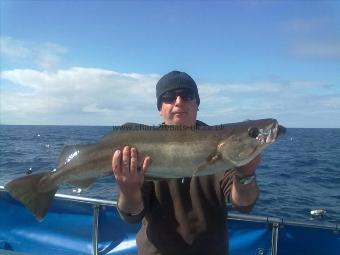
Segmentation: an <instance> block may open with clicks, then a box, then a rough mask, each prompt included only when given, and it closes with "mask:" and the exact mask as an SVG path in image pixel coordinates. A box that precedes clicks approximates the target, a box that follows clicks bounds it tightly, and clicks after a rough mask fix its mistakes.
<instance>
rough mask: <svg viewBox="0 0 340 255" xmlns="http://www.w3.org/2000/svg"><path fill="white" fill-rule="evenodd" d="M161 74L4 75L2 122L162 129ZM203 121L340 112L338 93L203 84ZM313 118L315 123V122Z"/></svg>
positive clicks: (316, 85) (330, 88)
mask: <svg viewBox="0 0 340 255" xmlns="http://www.w3.org/2000/svg"><path fill="white" fill-rule="evenodd" d="M159 78H160V75H158V74H139V73H119V72H115V71H112V70H106V69H99V68H82V67H74V68H69V69H61V70H57V71H39V70H33V69H14V70H7V71H3V72H2V73H1V79H2V80H1V81H2V82H1V102H0V103H1V122H2V123H7V124H72V125H120V124H123V123H125V122H139V123H146V124H157V123H159V122H160V121H161V119H160V117H159V115H158V114H157V108H156V98H155V84H156V82H157V81H158V79H159ZM197 83H198V86H199V92H200V97H201V105H200V111H199V118H200V119H202V120H204V121H206V122H207V123H209V124H219V123H227V122H232V121H242V120H245V119H249V118H251V119H255V118H268V117H275V118H278V119H280V118H281V119H284V118H285V116H288V117H289V118H291V116H296V115H298V116H303V115H305V114H307V113H308V114H309V115H310V114H312V113H313V112H318V113H320V112H321V113H322V112H333V113H334V114H336V112H339V111H340V103H339V102H340V99H339V94H340V92H339V91H337V87H336V86H334V85H332V84H329V83H325V82H316V81H308V80H300V81H299V80H296V81H285V80H279V79H276V80H269V81H263V82H248V83H209V82H207V83H200V82H199V80H198V81H197ZM309 118H310V117H309Z"/></svg>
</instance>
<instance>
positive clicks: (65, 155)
mask: <svg viewBox="0 0 340 255" xmlns="http://www.w3.org/2000/svg"><path fill="white" fill-rule="evenodd" d="M91 146H92V144H81V145H80V144H76V145H67V146H65V147H64V148H63V150H62V152H61V153H60V156H59V160H58V167H62V166H64V165H65V164H66V163H68V162H70V161H71V160H72V159H73V158H74V157H75V156H77V155H78V154H79V152H80V150H84V149H85V148H89V147H91Z"/></svg>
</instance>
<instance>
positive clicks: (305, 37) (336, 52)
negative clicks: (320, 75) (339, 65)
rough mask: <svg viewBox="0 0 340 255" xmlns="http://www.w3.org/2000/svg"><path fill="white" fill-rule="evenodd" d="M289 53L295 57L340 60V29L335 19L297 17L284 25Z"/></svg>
mask: <svg viewBox="0 0 340 255" xmlns="http://www.w3.org/2000/svg"><path fill="white" fill-rule="evenodd" d="M283 30H284V31H285V32H287V34H286V38H287V40H288V51H289V53H290V54H292V55H293V56H295V57H301V58H316V59H339V58H340V33H339V31H340V27H339V22H338V21H337V20H336V19H335V18H334V17H331V16H330V17H326V16H322V14H320V16H315V17H313V18H308V19H307V18H302V17H295V18H292V19H291V20H288V21H286V22H285V23H284V24H283Z"/></svg>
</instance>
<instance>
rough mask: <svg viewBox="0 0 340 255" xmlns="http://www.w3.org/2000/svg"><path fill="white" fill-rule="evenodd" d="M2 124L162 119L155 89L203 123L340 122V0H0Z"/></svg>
mask: <svg viewBox="0 0 340 255" xmlns="http://www.w3.org/2000/svg"><path fill="white" fill-rule="evenodd" d="M0 8H1V9H0V12H1V13H0V29H1V30H0V57H1V58H0V61H1V62H0V64H1V66H0V68H1V70H0V72H1V73H0V100H1V101H0V124H15V125H16V124H18V125H95V126H101V125H108V126H111V125H115V126H116V125H121V124H123V123H125V122H138V123H145V124H150V125H151V124H155V125H156V124H158V123H160V122H161V117H160V116H159V112H158V110H157V107H156V97H155V85H156V83H157V81H158V79H159V78H160V77H161V76H162V75H164V74H166V73H168V72H170V71H172V70H180V71H185V72H187V73H188V74H189V75H191V76H192V77H193V78H194V80H195V81H196V83H197V85H198V89H199V94H200V98H201V105H200V107H199V112H198V119H200V120H202V121H204V122H206V123H208V124H210V125H216V124H221V123H230V122H238V121H244V120H247V119H259V118H276V119H278V121H279V122H280V123H281V124H282V125H284V126H286V127H306V128H319V127H321V128H340V15H339V13H340V1H336V0H334V1H332V0H329V1H327V0H322V1H318V0H308V1H303V0H297V1H293V0H288V1H280V0H272V1H251V0H243V1H203V0H202V1H194V0H191V1H151V0H149V1H109V0H98V1H95V0H77V1H76V0H50V1H49V0H45V1H43V0H1V1H0Z"/></svg>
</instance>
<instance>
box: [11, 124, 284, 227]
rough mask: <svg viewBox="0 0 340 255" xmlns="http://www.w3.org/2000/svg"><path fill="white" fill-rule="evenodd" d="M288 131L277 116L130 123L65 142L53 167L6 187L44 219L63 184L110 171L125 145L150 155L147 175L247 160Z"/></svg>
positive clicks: (197, 172) (182, 173) (181, 173)
mask: <svg viewBox="0 0 340 255" xmlns="http://www.w3.org/2000/svg"><path fill="white" fill-rule="evenodd" d="M284 132H285V128H284V127H283V126H281V125H279V123H278V121H277V120H276V119H260V120H247V121H243V122H238V123H229V124H221V125H215V126H195V127H183V126H166V125H161V126H148V125H143V124H138V123H127V124H124V125H122V126H117V127H113V130H112V131H111V132H110V133H109V134H107V135H105V136H104V137H103V138H102V139H101V140H100V141H99V142H97V143H94V144H78V145H68V146H66V147H64V149H63V150H62V152H61V154H60V157H59V162H58V166H57V168H56V169H55V170H53V171H42V172H38V173H35V174H30V175H27V176H22V177H19V178H16V179H14V180H12V181H10V182H8V183H7V184H6V185H5V188H6V190H7V191H8V193H9V194H10V195H11V196H12V197H13V198H15V199H16V200H18V201H20V202H21V203H22V204H24V205H25V206H26V208H28V209H29V210H30V211H31V212H32V213H33V215H34V216H35V217H36V218H37V220H39V221H41V220H42V219H43V218H44V216H45V215H46V213H47V211H48V208H49V206H50V204H51V202H52V200H53V198H54V195H55V193H56V192H57V190H58V188H59V186H60V185H62V184H66V183H68V184H71V185H74V186H76V187H78V188H81V189H86V188H88V187H89V186H90V185H91V184H92V183H93V182H95V181H96V179H98V178H99V177H102V176H108V175H112V155H113V153H114V152H115V151H116V150H118V149H122V148H123V147H124V146H126V145H128V146H131V147H132V146H133V147H135V148H137V151H138V165H142V163H143V160H144V158H145V157H147V156H150V157H151V164H150V165H149V167H148V169H147V172H146V176H145V179H146V181H147V180H155V179H158V180H159V179H169V178H183V177H192V176H203V175H210V174H215V173H217V172H220V171H227V170H230V169H233V168H235V167H239V166H242V165H245V164H247V163H248V162H250V161H251V160H253V159H254V158H255V157H256V156H258V155H259V154H260V153H261V152H262V151H263V149H265V148H266V147H267V146H268V145H270V144H272V143H273V142H275V141H276V140H277V138H278V137H279V136H280V135H281V134H283V133H284Z"/></svg>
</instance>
